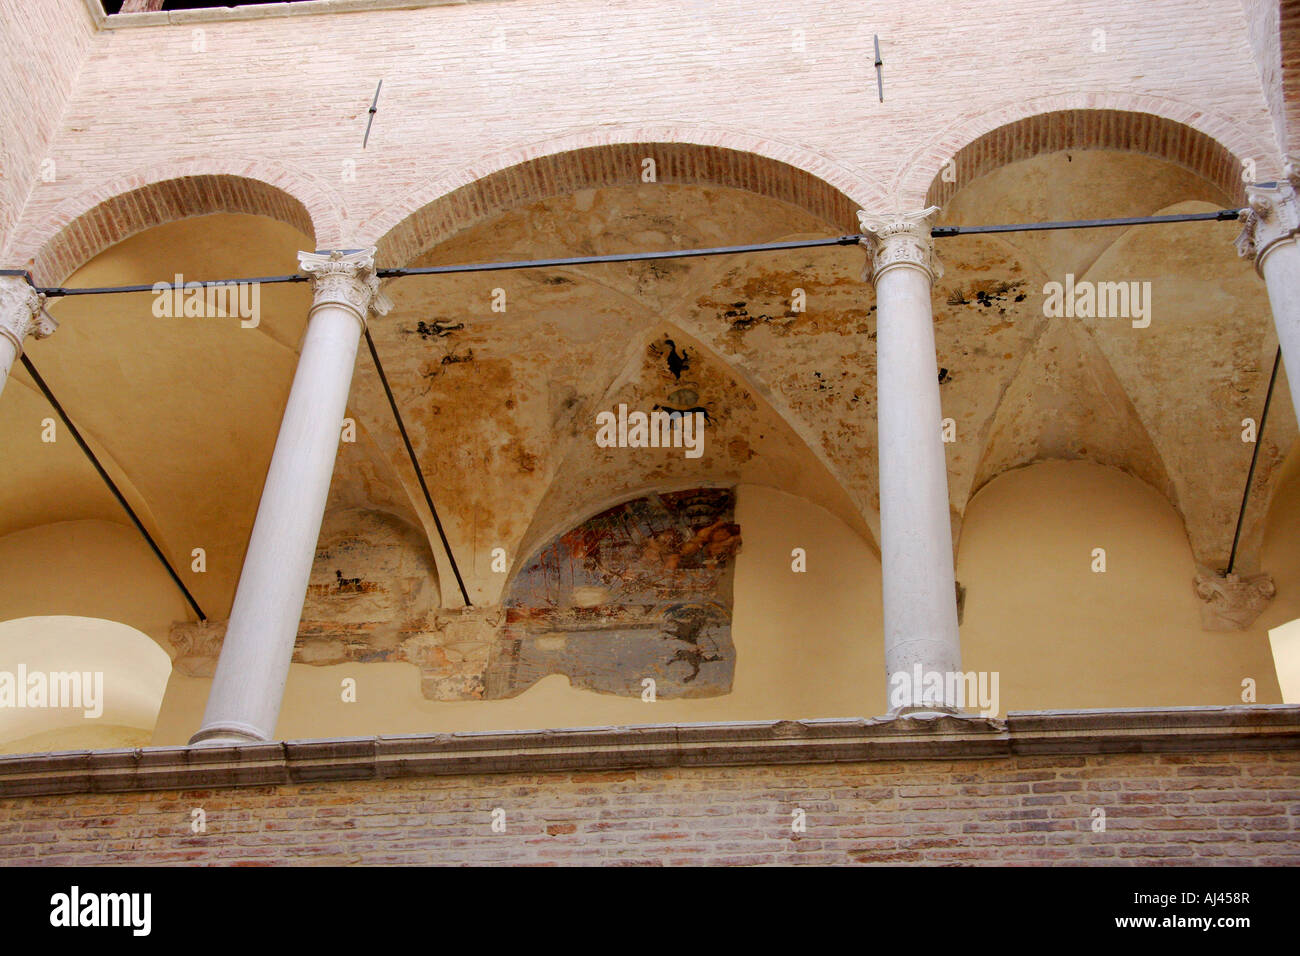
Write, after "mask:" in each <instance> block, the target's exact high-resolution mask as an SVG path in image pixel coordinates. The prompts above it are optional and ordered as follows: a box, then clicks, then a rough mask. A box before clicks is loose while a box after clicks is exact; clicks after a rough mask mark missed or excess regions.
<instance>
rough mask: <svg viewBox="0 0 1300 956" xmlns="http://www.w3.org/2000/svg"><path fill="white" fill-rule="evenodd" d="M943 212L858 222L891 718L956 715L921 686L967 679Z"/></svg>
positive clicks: (943, 697)
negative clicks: (945, 336) (868, 304)
mask: <svg viewBox="0 0 1300 956" xmlns="http://www.w3.org/2000/svg"><path fill="white" fill-rule="evenodd" d="M937 212H938V208H937V207H931V208H929V209H926V210H923V211H921V212H917V213H911V214H903V215H895V216H873V215H871V214H869V213H866V212H860V213H858V219H859V220H860V222H861V224H862V232H863V234H864V236H865V237H866V238H865V239H864V240H863V244H864V245H865V246H866V247H867V252H868V257H869V264H868V272H869V274H870V276H871V278H872V280H873V281H874V283H875V287H876V402H877V407H878V436H879V460H880V558H881V565H882V568H881V573H882V579H883V590H884V595H883V597H884V616H885V670H886V675H887V677H888V679H889V680H890V684H889V687H890V710H891V712H892V713H916V712H936V711H937V712H945V713H951V712H957V711H958V710H959V707H958V701H955V700H952V699H949V695H950V693H951V689H952V688H953V685H954V682H953V681H951V680H943V686H944V688H945V689H944V690H943V691H942V692H940V693H939V694H938V695H937V696H934V695H933V691H931V692H929V693H927V692H925V683H924V676H925V675H927V674H934V673H937V674H940V675H947V674H949V673H956V672H959V671H960V670H961V646H960V643H959V641H958V637H957V598H956V583H955V575H954V573H953V557H952V525H951V523H950V521H949V517H948V467H947V462H946V461H945V457H944V449H943V438H942V433H941V428H942V419H943V416H942V414H941V412H940V410H939V369H938V363H937V361H936V358H935V347H934V316H933V313H932V310H931V307H930V287H931V285H932V283H933V282H934V278H935V275H936V270H937V269H938V268H939V267H938V262H937V260H936V259H935V257H934V254H933V249H932V240H931V238H930V227H931V222H932V219H933V217H934V215H935V213H937ZM918 667H919V670H918ZM899 675H903V676H901V677H900V676H899ZM917 675H920V676H921V681H917V680H916V679H915V678H916V677H917Z"/></svg>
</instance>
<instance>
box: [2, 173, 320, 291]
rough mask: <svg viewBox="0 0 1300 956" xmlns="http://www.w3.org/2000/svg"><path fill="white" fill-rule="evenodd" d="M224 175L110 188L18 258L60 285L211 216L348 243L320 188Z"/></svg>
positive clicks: (60, 219)
mask: <svg viewBox="0 0 1300 956" xmlns="http://www.w3.org/2000/svg"><path fill="white" fill-rule="evenodd" d="M218 169H219V167H218ZM218 169H214V167H213V165H212V164H211V163H202V162H195V163H184V164H175V165H172V166H167V167H163V168H161V169H158V170H155V171H153V172H152V173H150V174H149V175H135V176H130V177H125V178H122V179H118V180H114V181H112V182H109V183H104V184H102V185H100V186H98V187H96V188H94V189H93V190H89V191H87V192H85V193H83V194H81V195H80V196H77V197H75V198H73V199H70V200H68V201H67V202H65V203H63V204H62V205H60V206H59V207H58V208H57V209H55V210H54V212H53V213H52V214H51V215H50V216H49V217H48V219H47V220H46V222H47V226H46V228H45V229H44V230H43V231H42V233H41V234H39V235H37V236H34V237H32V238H31V239H30V240H28V241H27V242H26V243H25V244H24V246H23V247H22V248H19V249H18V250H17V251H18V256H16V257H15V258H17V259H18V261H20V262H24V263H25V264H26V267H27V268H28V269H29V270H31V272H32V274H33V276H34V277H35V279H36V281H37V282H38V283H41V284H46V285H57V284H58V283H59V282H61V281H63V280H64V279H65V278H66V277H67V276H69V275H71V274H72V273H73V272H74V271H76V270H77V269H78V268H80V267H81V266H82V265H84V264H85V263H86V262H88V261H90V260H91V259H93V258H94V257H95V256H96V255H98V254H99V253H101V252H103V251H104V250H105V249H108V248H110V247H111V246H113V245H116V244H117V243H119V242H121V241H122V240H124V239H127V238H129V237H130V236H132V235H135V234H136V233H139V232H143V231H144V230H146V229H152V228H153V227H155V226H160V225H163V224H164V223H168V222H174V221H176V220H178V219H185V218H188V217H190V216H202V215H208V214H210V213H246V214H250V215H257V216H266V217H268V218H271V219H275V220H277V221H279V222H283V223H286V224H287V225H290V226H293V227H294V228H295V229H297V230H299V231H300V232H302V233H303V234H305V235H307V236H309V237H313V239H314V241H316V242H317V243H318V244H319V243H324V244H326V245H330V244H338V243H339V242H340V241H341V234H342V228H341V216H340V213H339V210H338V204H337V202H336V200H335V199H334V198H333V196H332V195H330V194H329V193H328V192H327V191H326V190H325V189H324V188H323V187H322V186H321V185H320V184H319V183H316V182H315V181H313V180H310V179H307V178H304V177H302V176H298V175H295V174H292V173H290V172H288V171H287V170H283V169H281V168H279V167H270V166H268V167H267V168H261V167H254V168H249V169H246V170H244V171H243V172H241V173H233V172H222V171H218Z"/></svg>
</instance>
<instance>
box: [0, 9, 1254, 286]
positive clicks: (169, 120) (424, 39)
mask: <svg viewBox="0 0 1300 956" xmlns="http://www.w3.org/2000/svg"><path fill="white" fill-rule="evenodd" d="M79 3H80V0H59V3H58V5H57V6H58V9H59V10H60V12H61V14H62V15H63V16H64V17H65V18H66V17H69V16H71V15H72V14H73V13H76V12H77V11H76V9H75V6H76V4H79ZM29 8H31V9H34V8H33V7H31V6H30V5H22V4H18V3H16V2H14V0H4V7H3V8H0V9H2V10H3V16H4V17H5V19H6V21H7V23H6V27H7V29H9V28H10V24H12V29H13V30H14V31H15V36H18V35H21V36H23V37H26V39H25V40H24V42H28V43H30V44H45V43H46V42H50V40H51V38H54V39H57V40H58V42H60V43H62V42H64V41H63V40H62V39H59V38H62V37H64V36H65V35H71V34H70V33H69V31H68V30H66V29H64V28H62V26H61V25H59V24H56V25H54V26H53V27H51V26H49V25H46V24H41V23H36V24H33V23H31V22H30V17H27V16H23V15H20V14H21V11H22V10H26V9H29ZM36 8H40V9H45V4H38V5H36ZM254 9H256V8H254ZM1253 9H1254V8H1252V10H1253ZM79 15H80V16H81V19H82V20H83V21H84V20H85V16H84V12H82V13H80V14H79ZM246 15H247V16H252V17H253V18H252V19H236V20H230V19H212V17H213V16H214V15H213V14H206V13H201V12H200V13H187V14H186V16H184V17H180V16H179V15H177V16H178V18H179V21H180V22H173V23H171V25H159V26H142V27H139V28H127V27H124V26H123V25H124V24H125V23H126V22H128V20H129V18H124V19H122V20H116V21H115V22H116V24H117V26H116V27H115V28H107V29H104V30H101V31H100V32H99V33H97V34H96V35H95V36H94V37H93V41H92V42H90V43H89V44H88V49H86V50H85V53H84V56H80V58H79V60H78V59H77V58H73V60H70V61H69V62H67V63H64V62H62V61H59V62H58V63H57V64H56V66H57V70H56V72H55V73H53V74H51V76H52V77H54V78H56V79H57V84H56V85H58V87H59V90H58V92H59V95H58V96H48V97H41V98H40V100H39V107H38V112H39V117H38V118H39V123H38V124H36V125H35V126H31V127H30V129H31V132H32V135H34V136H36V138H37V140H39V141H41V144H42V148H39V149H38V148H37V146H32V147H31V149H30V150H28V152H30V153H31V154H32V155H33V156H35V155H36V154H37V153H41V154H46V153H47V154H48V155H49V156H50V157H51V158H53V159H54V160H56V163H57V170H58V174H57V177H56V178H55V179H54V180H52V181H49V182H45V181H40V180H36V181H35V182H34V184H33V188H32V189H31V192H30V195H29V196H28V198H27V199H26V203H25V205H24V207H23V212H22V219H21V221H20V222H19V223H17V224H16V225H15V228H14V232H13V235H12V236H11V238H10V244H9V248H8V253H7V256H6V258H7V259H8V260H9V261H8V262H7V263H6V264H7V265H10V266H15V265H22V264H25V263H26V262H27V261H28V260H30V259H32V258H35V257H37V256H38V255H39V254H40V250H41V248H42V246H43V245H44V244H45V243H47V242H48V241H49V240H50V239H51V238H52V237H53V236H54V235H55V234H56V233H57V232H58V230H59V229H61V228H63V227H64V226H66V225H67V224H68V223H70V222H72V221H74V220H75V219H76V218H77V217H78V216H80V215H81V214H82V213H84V212H86V211H87V210H88V209H91V208H93V207H94V205H95V204H97V203H98V202H101V201H103V200H104V199H105V198H107V195H112V194H114V193H125V192H130V191H131V190H133V189H136V188H139V187H140V186H143V185H145V184H147V183H149V182H153V181H156V180H158V179H163V178H168V177H169V176H174V175H176V173H177V171H178V170H186V171H188V173H189V174H198V173H206V174H210V175H219V174H237V175H247V176H250V177H252V178H257V179H261V180H263V181H267V182H273V183H275V184H276V185H277V186H279V187H281V188H283V189H285V190H286V191H287V192H289V193H290V194H291V195H293V196H294V197H295V198H296V199H297V200H299V201H300V202H301V203H302V204H303V205H304V206H305V207H306V209H307V210H308V212H309V213H310V215H311V216H312V220H313V223H314V226H315V233H316V239H317V241H318V243H319V244H320V245H321V246H322V247H323V248H324V247H331V248H332V247H344V246H346V247H352V246H356V245H364V244H369V243H371V242H375V241H377V240H379V239H380V238H382V237H383V236H384V235H385V234H386V233H387V232H388V231H389V230H391V229H393V227H394V226H396V225H397V223H399V222H400V221H401V220H402V219H404V218H405V217H406V216H407V215H409V214H410V213H411V212H412V211H413V208H415V207H417V206H418V205H419V204H423V203H427V202H430V201H432V200H434V199H436V198H438V197H439V196H443V195H446V194H448V193H451V192H453V191H454V190H456V189H457V188H460V187H462V186H464V185H466V184H467V183H469V182H472V181H474V180H476V179H479V178H481V177H484V176H487V175H489V174H491V173H494V172H497V171H499V170H502V169H504V168H506V167H508V166H510V165H513V164H515V163H520V162H523V161H526V160H530V159H534V158H537V157H539V156H545V155H548V154H552V153H556V152H560V151H562V150H572V149H580V148H583V147H588V146H595V145H601V144H607V143H629V142H653V141H672V142H689V143H698V144H703V145H716V146H724V147H728V148H731V149H735V150H741V151H748V152H753V153H757V154H761V155H765V156H768V157H770V158H773V159H776V160H780V161H782V162H786V163H790V164H791V165H794V166H796V167H798V168H800V169H803V170H805V171H806V172H808V173H811V174H812V175H815V176H817V177H818V178H820V179H822V180H824V181H826V182H827V183H829V184H831V185H832V186H834V187H835V188H836V189H837V190H839V191H840V192H842V193H843V194H844V195H845V196H847V197H848V199H849V200H851V201H852V202H853V203H858V204H865V205H871V206H873V207H879V206H881V205H883V204H886V203H889V204H892V203H893V202H895V201H901V202H903V203H904V204H906V205H916V204H919V203H920V202H921V201H922V200H923V197H924V195H925V193H926V190H927V189H928V188H929V185H930V183H931V181H932V179H933V178H934V176H935V175H936V174H937V173H938V172H939V170H940V168H941V167H942V165H943V163H944V162H945V161H946V160H947V159H948V158H949V157H951V156H952V155H953V154H954V153H955V152H956V151H957V150H959V149H961V148H962V147H963V146H965V145H967V144H968V143H970V142H972V141H974V140H976V139H978V138H979V137H981V136H983V135H984V134H986V133H988V132H990V131H991V130H994V129H996V128H998V127H1000V126H1002V125H1005V124H1007V123H1012V122H1015V121H1017V120H1020V119H1023V118H1025V117H1027V116H1033V115H1036V114H1040V113H1047V112H1051V111H1056V110H1070V109H1090V108H1096V109H1110V110H1137V111H1144V112H1148V113H1152V114H1155V115H1159V116H1164V117H1167V118H1168V119H1171V120H1174V121H1176V122H1180V123H1185V124H1187V125H1190V126H1192V127H1194V128H1196V129H1198V130H1200V131H1201V132H1203V133H1205V134H1206V135H1208V136H1210V137H1213V138H1214V139H1216V140H1217V141H1218V142H1219V143H1221V144H1222V145H1223V147H1224V148H1226V149H1227V150H1228V151H1230V152H1231V153H1233V154H1234V155H1235V156H1236V157H1238V158H1241V157H1252V158H1255V159H1256V160H1257V161H1258V163H1259V170H1258V171H1259V175H1260V176H1261V177H1264V176H1269V175H1272V174H1273V173H1274V171H1275V169H1276V166H1277V156H1278V152H1279V149H1278V143H1277V129H1278V127H1277V126H1276V125H1275V123H1274V117H1273V116H1272V115H1271V114H1270V111H1269V100H1268V98H1267V96H1266V95H1265V94H1264V91H1263V89H1262V86H1261V73H1260V71H1259V69H1257V65H1256V62H1255V57H1254V55H1253V52H1252V46H1251V37H1252V36H1256V37H1257V39H1258V37H1259V35H1260V30H1259V29H1258V28H1256V29H1255V32H1254V33H1253V34H1252V33H1251V28H1252V26H1257V24H1256V21H1259V22H1263V21H1260V20H1259V18H1258V17H1256V18H1255V19H1252V20H1251V21H1250V22H1249V23H1248V21H1247V18H1246V16H1245V15H1244V14H1243V10H1242V8H1241V7H1240V5H1238V4H1205V3H1202V2H1199V0H1162V2H1161V3H1159V4H1152V3H1149V2H1145V0H1123V2H1116V0H1088V2H1080V0H1022V2H1018V3H1016V4H1014V5H1002V4H989V3H987V2H984V0H917V2H914V3H909V4H905V5H893V6H891V5H877V6H870V7H869V6H868V5H864V4H862V3H861V2H860V0H827V2H825V3H820V4H817V5H815V6H807V7H804V6H800V5H779V4H778V5H774V4H771V3H755V2H740V0H709V2H707V3H704V2H690V0H677V2H671V3H659V4H647V3H644V2H640V0H615V2H611V3H601V4H594V3H592V2H591V0H509V2H493V3H488V2H473V3H465V4H453V5H448V6H431V7H424V8H422V9H415V10H377V11H374V12H369V13H332V14H324V15H319V16H313V15H306V14H305V13H301V12H300V13H297V14H295V15H292V16H280V17H274V16H269V15H267V14H257V15H253V14H246ZM137 16H141V17H145V18H148V17H158V16H163V15H158V14H141V15H137ZM223 16H224V15H223ZM203 17H207V19H203ZM133 22H139V21H133ZM1097 31H1101V34H1098V33H1097ZM28 34H30V36H28ZM1102 34H1104V37H1103V36H1102ZM875 35H879V36H880V40H881V48H882V55H883V57H884V60H885V64H886V65H885V68H884V77H885V100H884V102H883V103H881V102H879V100H878V98H877V97H876V76H875V71H874V68H873V60H874V53H873V36H875ZM1102 39H1104V49H1102V46H1103V44H1102V43H1101V41H1102ZM1260 42H1261V43H1263V40H1260ZM79 49H80V48H78V50H79ZM1261 49H1263V47H1261ZM1192 53H1194V56H1193V55H1191V54H1192ZM77 62H79V63H80V66H79V68H78V67H77V65H76V64H77ZM74 75H75V84H74V83H73V82H72V79H71V78H72V77H73V76H74ZM1270 76H1271V74H1270ZM381 78H382V79H383V80H384V85H383V92H382V95H381V98H380V103H379V112H378V114H377V115H376V117H375V123H374V129H373V132H372V135H371V139H370V143H369V146H368V147H367V148H366V149H365V150H364V151H363V150H362V149H361V140H362V136H363V133H364V129H365V123H366V118H367V113H366V110H367V107H368V106H369V104H370V101H371V98H372V96H373V94H374V90H375V85H376V83H377V82H378V81H379V80H380V79H381ZM69 85H71V87H72V88H71V93H70V94H66V96H65V94H64V92H63V91H64V90H65V88H66V87H68V86H69ZM0 86H3V84H0ZM65 100H66V102H65ZM16 115H17V116H18V119H19V122H20V123H23V122H24V120H23V117H25V116H29V115H32V111H31V110H27V109H25V110H23V111H20V112H19V113H18V114H16ZM10 123H11V121H10V120H9V119H8V113H7V112H5V113H2V114H0V129H3V131H4V133H5V138H6V139H9V138H10V137H11V136H12V135H14V132H13V131H12V130H11V129H10V128H9V126H10ZM27 128H28V126H24V127H23V129H24V130H26V129H27ZM22 135H27V133H25V132H24V133H23V134H22ZM896 193H897V194H901V199H899V200H895V199H894V198H893V197H894V194H896ZM2 209H3V207H0V210H2ZM1105 212H1106V211H1105V210H1098V215H1102V214H1104V213H1105ZM2 225H3V223H0V226H2ZM741 238H743V237H737V239H738V240H739V239H741ZM385 264H386V265H397V264H400V263H399V262H388V263H385Z"/></svg>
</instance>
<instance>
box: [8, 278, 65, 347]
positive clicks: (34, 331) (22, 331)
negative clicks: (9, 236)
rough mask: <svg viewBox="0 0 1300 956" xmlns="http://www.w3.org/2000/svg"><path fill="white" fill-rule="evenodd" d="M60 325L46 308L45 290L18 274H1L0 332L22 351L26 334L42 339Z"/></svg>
mask: <svg viewBox="0 0 1300 956" xmlns="http://www.w3.org/2000/svg"><path fill="white" fill-rule="evenodd" d="M58 327H59V323H57V322H55V321H54V319H52V318H50V315H49V313H47V312H46V311H45V295H44V294H43V293H40V292H37V291H36V290H35V289H33V288H32V287H31V286H29V285H28V284H27V283H26V282H24V281H23V280H22V279H20V278H18V277H17V276H0V335H4V336H5V338H7V339H9V340H11V341H12V342H13V343H14V345H15V346H17V348H18V352H19V354H22V351H23V340H24V339H26V338H27V336H29V335H30V336H32V337H33V338H37V339H43V338H45V337H46V336H47V335H51V334H53V332H54V330H55V329H57V328H58Z"/></svg>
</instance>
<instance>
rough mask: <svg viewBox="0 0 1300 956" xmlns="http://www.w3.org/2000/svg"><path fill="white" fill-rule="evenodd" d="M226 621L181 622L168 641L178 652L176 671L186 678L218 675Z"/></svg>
mask: <svg viewBox="0 0 1300 956" xmlns="http://www.w3.org/2000/svg"><path fill="white" fill-rule="evenodd" d="M227 623H228V622H226V621H198V622H193V621H180V622H178V623H176V624H173V625H172V628H171V631H170V632H168V634H167V639H168V641H170V642H171V645H172V647H174V648H175V649H176V656H175V657H173V658H172V667H174V668H176V670H178V671H180V672H181V673H182V674H184V675H185V676H186V677H211V676H212V675H213V674H215V673H216V672H217V658H218V657H219V656H220V654H221V643H222V641H224V640H225V639H226V624H227Z"/></svg>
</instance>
